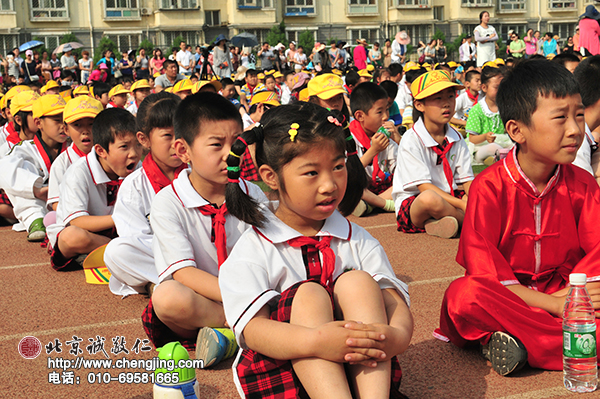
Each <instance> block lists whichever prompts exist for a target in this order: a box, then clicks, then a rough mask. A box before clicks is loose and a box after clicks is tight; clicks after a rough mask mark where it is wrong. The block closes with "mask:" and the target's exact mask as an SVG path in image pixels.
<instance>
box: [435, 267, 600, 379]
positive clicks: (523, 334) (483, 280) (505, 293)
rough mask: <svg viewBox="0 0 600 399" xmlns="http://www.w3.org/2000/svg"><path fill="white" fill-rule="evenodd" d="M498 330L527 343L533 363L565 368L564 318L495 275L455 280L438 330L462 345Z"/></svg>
mask: <svg viewBox="0 0 600 399" xmlns="http://www.w3.org/2000/svg"><path fill="white" fill-rule="evenodd" d="M598 323H599V319H596V325H598ZM599 330H600V329H599ZM496 331H503V332H507V333H509V334H511V335H512V336H514V337H517V338H518V339H519V340H520V341H521V342H522V343H523V344H524V345H525V348H526V349H527V354H528V358H527V360H528V362H529V365H530V366H532V367H536V368H541V369H546V370H562V368H563V364H562V345H563V340H562V318H558V317H554V316H552V315H551V314H550V313H548V312H546V311H545V310H542V309H539V308H532V307H530V306H529V305H527V304H526V303H525V302H524V301H523V300H522V299H521V298H519V297H518V296H517V295H516V294H514V293H513V292H512V291H510V290H509V289H508V288H506V287H504V286H503V285H502V284H500V282H499V281H498V280H496V279H494V278H493V277H488V276H465V277H461V278H459V279H458V280H455V281H454V282H452V284H450V287H448V289H447V290H446V293H445V294H444V300H443V302H442V311H441V315H440V328H439V329H438V330H437V331H436V332H438V333H441V334H442V335H445V336H446V337H448V338H449V339H450V341H451V342H452V343H453V344H455V345H457V346H460V347H463V346H466V345H468V344H473V343H477V342H479V343H481V344H485V343H487V342H488V341H489V339H490V336H491V335H492V334H493V333H494V332H496ZM598 353H599V354H600V351H598Z"/></svg>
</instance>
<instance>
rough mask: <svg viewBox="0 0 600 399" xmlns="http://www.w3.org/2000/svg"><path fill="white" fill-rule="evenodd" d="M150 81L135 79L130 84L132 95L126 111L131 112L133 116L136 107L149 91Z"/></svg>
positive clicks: (135, 113)
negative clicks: (131, 100)
mask: <svg viewBox="0 0 600 399" xmlns="http://www.w3.org/2000/svg"><path fill="white" fill-rule="evenodd" d="M151 89H152V88H151V87H150V83H148V80H147V79H140V80H136V81H135V83H134V84H132V85H131V94H132V95H133V100H134V101H133V102H132V103H131V105H129V106H128V107H127V111H129V112H131V114H132V115H133V116H136V115H137V113H138V109H139V107H140V104H141V103H142V101H144V98H146V97H148V96H149V95H150V93H151Z"/></svg>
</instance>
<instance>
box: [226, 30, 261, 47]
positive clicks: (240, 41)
mask: <svg viewBox="0 0 600 399" xmlns="http://www.w3.org/2000/svg"><path fill="white" fill-rule="evenodd" d="M231 44H233V45H234V46H235V47H254V46H258V38H257V37H256V35H253V34H252V33H248V32H242V33H240V34H239V35H237V36H234V37H232V38H231Z"/></svg>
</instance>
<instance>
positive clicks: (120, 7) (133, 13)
mask: <svg viewBox="0 0 600 399" xmlns="http://www.w3.org/2000/svg"><path fill="white" fill-rule="evenodd" d="M106 18H135V19H139V18H140V10H139V8H138V0H106Z"/></svg>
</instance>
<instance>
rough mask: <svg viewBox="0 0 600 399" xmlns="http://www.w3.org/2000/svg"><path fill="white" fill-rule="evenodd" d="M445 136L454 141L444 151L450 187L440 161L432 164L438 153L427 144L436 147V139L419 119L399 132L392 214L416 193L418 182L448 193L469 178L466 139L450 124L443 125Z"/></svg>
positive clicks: (470, 174)
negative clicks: (449, 169) (450, 169)
mask: <svg viewBox="0 0 600 399" xmlns="http://www.w3.org/2000/svg"><path fill="white" fill-rule="evenodd" d="M446 138H447V139H448V142H450V143H454V144H453V145H452V148H451V149H450V151H449V153H448V154H447V159H448V162H449V163H450V167H451V168H452V170H453V171H454V176H453V181H452V187H450V186H449V185H448V181H447V180H446V175H445V174H444V167H443V165H442V163H441V162H440V164H439V165H437V164H436V163H437V159H438V155H437V154H436V153H435V152H433V150H432V149H431V147H436V146H437V145H438V143H437V142H436V141H435V140H434V139H433V137H431V135H430V134H429V132H428V131H427V129H426V128H425V124H424V123H423V119H422V118H419V120H418V121H417V122H416V123H415V124H414V125H413V127H412V129H410V130H408V131H407V132H406V133H404V136H402V140H400V146H399V149H398V162H397V167H396V173H394V179H393V189H392V199H393V200H394V203H395V205H396V215H397V214H398V211H399V210H400V206H401V205H402V201H404V200H405V199H407V198H409V197H412V196H413V195H417V194H419V188H418V186H419V185H421V184H424V183H431V184H433V185H434V186H436V187H438V188H439V189H441V190H442V191H445V192H447V193H449V194H450V193H452V192H453V190H456V189H457V184H461V183H466V182H468V181H471V180H473V178H474V175H473V169H472V168H471V154H470V153H469V149H468V147H467V143H466V142H465V141H464V140H463V138H462V136H461V135H460V134H459V133H458V132H457V131H456V130H454V129H453V128H452V127H450V125H446Z"/></svg>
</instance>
